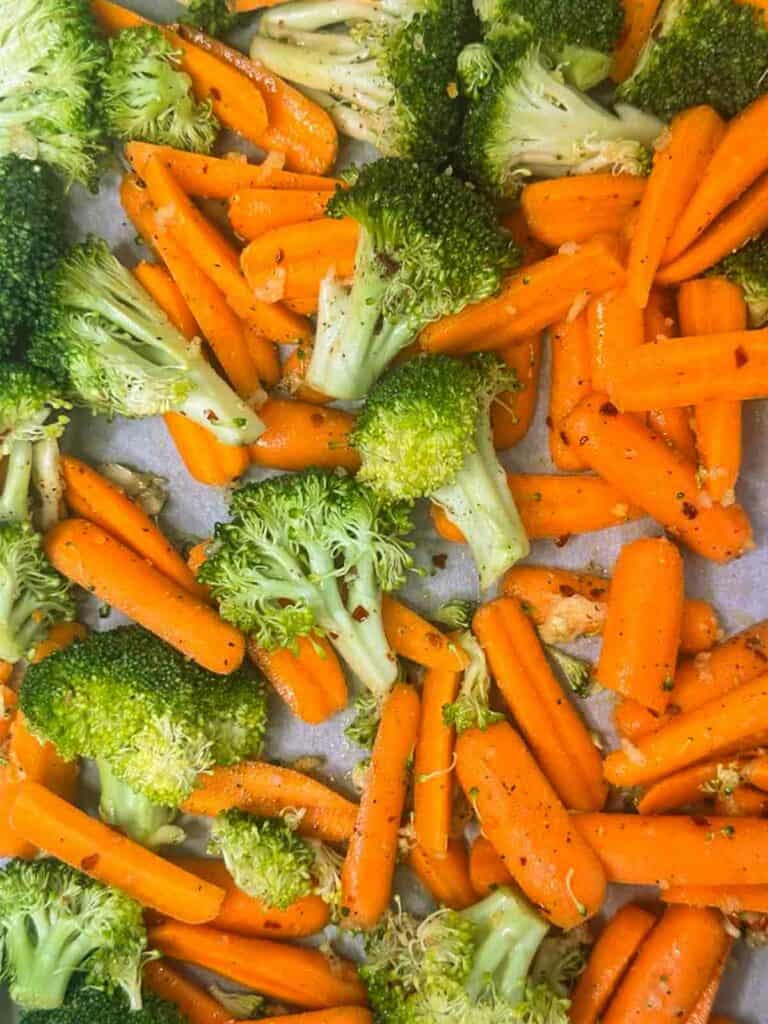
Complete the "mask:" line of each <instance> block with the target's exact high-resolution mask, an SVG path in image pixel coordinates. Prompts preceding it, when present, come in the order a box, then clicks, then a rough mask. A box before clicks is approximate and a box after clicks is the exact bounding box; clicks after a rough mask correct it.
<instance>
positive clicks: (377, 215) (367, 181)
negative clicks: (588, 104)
mask: <svg viewBox="0 0 768 1024" xmlns="http://www.w3.org/2000/svg"><path fill="white" fill-rule="evenodd" d="M328 214H329V216H331V217H352V218H354V219H355V220H356V221H357V222H358V223H359V224H360V227H361V229H362V230H361V233H360V241H359V244H358V250H357V256H356V261H355V272H354V275H353V280H352V284H351V287H348V286H347V285H346V284H344V283H343V282H339V281H337V280H336V279H334V278H332V277H329V278H326V280H325V281H324V282H323V284H322V285H321V288H320V296H319V308H318V326H317V333H316V337H315V344H314V350H313V352H312V355H311V358H310V363H309V367H308V369H307V383H308V384H310V385H311V386H312V387H315V388H317V389H318V390H321V391H322V392H323V393H324V394H327V395H333V396H334V397H337V398H350V399H351V398H363V397H365V395H366V394H367V393H368V391H369V389H370V387H371V385H372V384H373V382H374V381H375V380H376V379H377V378H378V377H379V376H380V374H381V373H382V372H383V370H384V369H385V367H386V366H387V365H388V364H389V363H390V362H391V361H392V359H393V358H394V357H395V356H396V355H397V353H398V352H399V351H400V350H401V349H403V348H404V347H405V346H406V345H408V344H410V343H411V342H412V341H413V340H414V338H415V337H416V336H417V334H418V333H419V331H421V329H422V328H423V327H425V326H426V325H427V324H428V323H430V322H431V321H432V320H437V319H439V318H440V317H443V316H449V315H450V314H452V313H457V312H459V311H460V310H461V309H463V308H464V307H465V306H466V305H468V304H470V303H472V302H479V301H481V300H482V299H485V298H487V297H488V296H490V295H494V294H495V293H496V292H497V291H498V290H499V288H500V286H501V282H502V279H503V277H504V275H505V273H506V272H507V271H509V270H510V269H512V268H513V267H515V266H517V264H518V263H519V260H520V252H519V250H518V248H517V246H516V245H515V244H514V243H513V242H512V240H511V239H510V237H509V235H508V234H507V233H506V232H505V231H503V230H502V229H501V228H500V227H499V225H498V222H497V218H496V213H495V211H494V209H493V207H492V206H491V205H490V204H489V203H488V201H487V200H486V199H485V198H484V197H482V196H481V195H479V194H478V193H477V192H476V191H474V190H473V189H471V188H468V187H467V186H466V185H464V184H463V182H461V181H460V180H459V179H458V178H456V177H454V176H453V175H451V174H447V173H446V174H439V173H437V172H435V171H434V170H432V169H430V168H429V167H427V166H425V165H424V164H420V163H416V162H413V161H408V160H398V159H395V158H385V159H382V160H377V161H376V162H375V163H372V164H368V165H367V166H365V167H363V168H362V169H361V170H360V171H359V173H358V174H357V177H356V180H355V181H354V182H353V184H352V186H351V188H349V189H346V190H343V189H339V190H338V191H337V192H336V194H335V195H334V197H333V199H332V200H331V203H330V204H329V207H328Z"/></svg>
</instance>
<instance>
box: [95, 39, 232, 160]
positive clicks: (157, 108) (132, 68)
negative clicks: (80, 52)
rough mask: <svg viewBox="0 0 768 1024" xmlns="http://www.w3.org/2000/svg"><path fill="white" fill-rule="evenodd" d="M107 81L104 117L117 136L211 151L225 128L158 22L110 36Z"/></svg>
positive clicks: (111, 130)
mask: <svg viewBox="0 0 768 1024" xmlns="http://www.w3.org/2000/svg"><path fill="white" fill-rule="evenodd" d="M109 49H110V55H109V64H108V65H107V68H106V71H105V73H104V80H103V83H102V108H103V111H104V122H105V124H106V126H107V130H108V131H109V132H110V134H111V135H114V136H115V137H116V138H118V139H122V140H125V141H129V140H131V139H142V140H143V141H145V142H153V143H156V144H157V145H159V146H174V147H175V148H176V149H191V150H193V151H194V152H196V153H210V151H211V149H212V148H213V144H214V142H215V141H216V136H217V134H218V131H219V122H218V121H217V120H216V117H215V115H214V113H213V110H212V109H211V101H210V100H204V101H202V102H200V103H198V102H197V100H196V99H195V96H194V93H193V91H192V79H191V78H190V77H189V75H187V74H186V73H185V72H183V71H181V69H180V68H179V61H180V58H181V51H180V50H178V49H175V48H174V47H173V46H172V44H171V43H170V42H169V40H168V39H166V37H165V35H164V34H163V33H162V31H161V30H160V29H159V28H158V27H157V26H156V25H140V26H138V27H136V28H127V29H125V30H124V31H123V32H119V33H118V34H117V35H116V36H114V37H113V38H112V39H111V40H110V44H109Z"/></svg>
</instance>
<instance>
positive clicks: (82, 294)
mask: <svg viewBox="0 0 768 1024" xmlns="http://www.w3.org/2000/svg"><path fill="white" fill-rule="evenodd" d="M29 358H30V359H31V360H32V362H34V363H36V364H37V365H38V366H42V367H43V368H45V369H47V370H49V372H51V373H54V374H55V375H56V377H57V379H59V380H61V382H62V385H63V386H64V387H65V388H66V389H67V390H68V392H69V394H70V396H71V397H72V398H73V400H75V401H78V402H80V403H82V404H83V405H86V406H88V407H89V408H90V409H92V410H93V411H94V412H97V413H103V414H105V415H107V416H114V415H122V416H129V417H133V418H140V417H144V416H156V415H160V414H161V413H166V412H170V411H175V412H180V413H182V415H184V416H188V417H189V418H190V419H191V420H193V421H194V422H196V423H199V424H200V425H201V426H203V427H206V428H207V429H208V430H211V431H212V432H213V433H214V434H216V436H217V437H218V438H219V440H220V441H223V442H224V444H230V445H242V444H250V443H251V442H252V441H255V440H256V438H257V437H258V436H259V434H260V433H261V432H262V430H263V429H264V428H263V424H262V422H261V420H260V419H259V418H258V416H257V415H256V414H255V413H254V412H253V410H252V409H251V408H250V407H249V406H248V405H247V404H246V403H245V402H244V401H242V400H241V399H240V398H238V397H237V395H236V394H235V393H234V392H233V391H232V389H231V388H230V387H229V385H228V384H226V383H225V382H224V380H222V378H221V377H219V376H218V374H217V373H216V372H215V371H214V370H213V369H212V368H211V367H210V366H209V365H208V363H207V362H206V361H205V359H204V358H203V357H202V355H201V354H200V351H199V349H198V348H197V347H196V346H195V345H190V344H188V343H187V341H186V340H185V338H183V337H182V335H181V334H179V332H178V331H177V330H176V328H175V327H173V325H172V324H171V322H170V321H169V320H168V318H167V317H166V316H165V314H164V313H163V312H162V311H161V310H160V308H159V307H158V306H157V305H156V304H155V303H154V301H153V300H152V299H151V298H150V296H149V295H148V294H147V293H146V292H145V291H144V289H143V288H142V287H141V285H140V284H139V283H138V282H137V281H136V280H135V278H134V277H133V275H132V274H131V273H129V271H128V270H126V268H125V267H124V266H123V265H122V264H121V263H120V262H119V260H117V259H116V257H115V256H114V255H113V254H112V253H111V252H110V250H109V247H108V246H107V243H106V242H104V241H103V240H102V239H99V238H90V239H89V240H88V241H86V242H83V243H81V244H80V245H76V246H74V248H73V249H72V250H71V251H70V252H69V254H68V255H67V256H66V257H65V258H64V259H62V260H61V261H60V262H59V264H58V265H57V267H56V269H55V271H54V273H53V274H52V275H51V280H50V295H49V303H48V306H47V309H46V311H45V313H44V314H43V316H42V317H41V320H40V323H39V324H38V327H37V330H36V331H35V333H34V335H33V337H32V340H31V343H30V348H29Z"/></svg>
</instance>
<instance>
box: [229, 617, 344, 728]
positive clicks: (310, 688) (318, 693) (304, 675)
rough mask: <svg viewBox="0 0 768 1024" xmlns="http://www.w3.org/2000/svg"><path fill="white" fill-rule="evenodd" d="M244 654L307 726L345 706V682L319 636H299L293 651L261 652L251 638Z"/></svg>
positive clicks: (330, 647)
mask: <svg viewBox="0 0 768 1024" xmlns="http://www.w3.org/2000/svg"><path fill="white" fill-rule="evenodd" d="M248 654H249V655H250V657H251V659H252V660H253V661H254V662H255V663H256V664H257V665H258V666H259V668H260V669H261V671H262V672H263V673H264V675H265V676H266V678H267V681H268V682H269V683H270V684H271V685H272V686H273V687H274V689H275V690H276V692H277V693H278V694H279V695H280V697H282V699H283V700H284V701H285V703H286V704H287V705H288V707H289V708H290V709H291V711H292V712H293V713H294V715H296V716H297V717H299V718H301V719H302V720H303V721H305V722H309V723H310V724H311V725H317V724H318V723H319V722H324V721H325V720H326V719H328V718H330V717H331V716H332V715H335V714H337V712H339V711H342V710H343V709H344V708H345V707H346V706H347V683H346V680H345V678H344V673H343V671H342V669H341V665H340V664H339V659H338V658H337V657H336V652H335V651H334V649H333V647H332V646H331V644H330V643H329V642H328V641H327V640H326V639H325V637H322V636H301V637H299V639H298V642H297V649H296V650H295V651H293V650H289V649H288V648H282V649H278V650H275V651H265V650H264V648H263V647H259V646H258V644H257V643H256V642H255V641H254V640H253V638H252V637H251V638H250V639H249V640H248Z"/></svg>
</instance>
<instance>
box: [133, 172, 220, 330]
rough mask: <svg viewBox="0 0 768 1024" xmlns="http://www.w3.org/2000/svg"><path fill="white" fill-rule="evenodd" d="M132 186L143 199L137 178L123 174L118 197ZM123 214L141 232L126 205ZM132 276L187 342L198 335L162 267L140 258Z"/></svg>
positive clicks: (174, 286) (189, 315)
mask: <svg viewBox="0 0 768 1024" xmlns="http://www.w3.org/2000/svg"><path fill="white" fill-rule="evenodd" d="M134 188H135V190H136V191H135V193H134V195H135V198H136V199H137V200H139V201H140V202H141V201H146V192H145V191H144V190H143V189H142V188H141V186H140V185H139V184H138V180H137V179H136V178H134V177H133V175H130V174H126V175H124V176H123V180H122V182H121V188H120V194H121V197H122V196H123V195H125V194H126V192H127V191H128V189H131V190H133V189H134ZM126 213H127V214H128V216H129V217H131V220H132V221H133V223H134V226H135V227H136V229H137V230H138V231H139V234H141V233H142V232H141V228H140V227H139V226H138V224H137V223H136V221H135V220H134V219H133V217H132V216H131V211H130V210H129V209H127V208H126ZM133 276H134V277H135V278H136V280H137V281H138V282H139V284H140V285H141V286H142V287H143V288H144V291H146V292H149V294H150V295H151V296H152V298H153V299H154V300H155V302H156V303H157V305H158V306H159V307H160V308H161V309H162V311H163V312H164V313H165V315H166V316H167V317H168V319H169V320H170V321H171V323H172V324H173V326H174V327H175V328H176V330H178V331H180V332H181V333H182V334H183V335H184V337H185V338H186V339H187V341H192V339H193V338H196V337H200V335H201V331H200V326H199V324H198V322H197V320H195V317H194V315H193V313H192V310H191V309H190V308H189V305H188V304H187V302H186V300H185V298H184V296H183V295H182V293H181V290H180V288H179V286H178V285H177V284H176V282H175V281H174V280H173V278H172V277H171V275H170V274H169V273H168V271H167V270H166V269H165V267H162V266H161V265H160V264H159V263H147V261H146V260H142V261H141V262H140V263H137V264H136V266H135V267H134V268H133Z"/></svg>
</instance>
